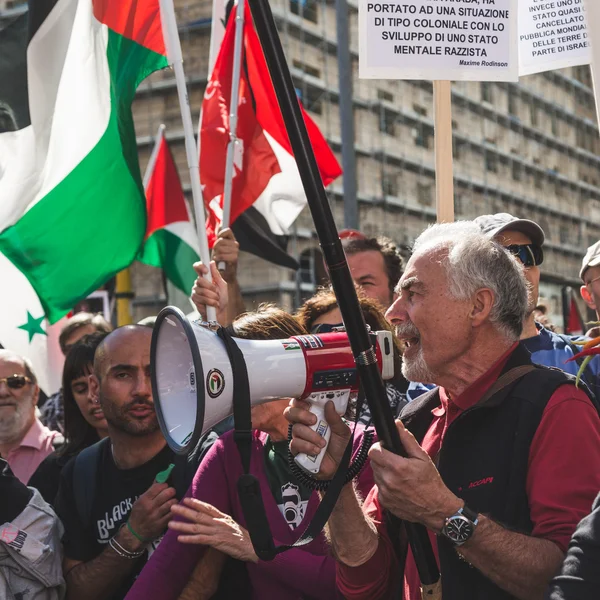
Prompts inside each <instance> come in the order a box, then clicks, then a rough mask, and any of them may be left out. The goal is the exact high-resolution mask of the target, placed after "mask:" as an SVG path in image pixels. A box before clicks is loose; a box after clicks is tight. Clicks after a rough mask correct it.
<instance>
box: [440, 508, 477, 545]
mask: <svg viewBox="0 0 600 600" xmlns="http://www.w3.org/2000/svg"><path fill="white" fill-rule="evenodd" d="M473 530H474V527H473V523H471V521H469V519H467V518H466V517H463V516H462V515H456V516H454V517H451V518H450V519H448V522H447V523H446V527H445V531H444V533H445V535H446V537H447V538H448V539H449V540H451V541H452V542H454V543H455V544H459V545H460V544H464V543H465V542H466V541H467V540H468V539H469V538H470V537H471V536H472V535H473Z"/></svg>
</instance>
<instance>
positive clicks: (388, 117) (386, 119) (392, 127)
mask: <svg viewBox="0 0 600 600" xmlns="http://www.w3.org/2000/svg"><path fill="white" fill-rule="evenodd" d="M379 131H381V133H386V134H387V135H396V115H394V114H393V113H391V112H390V111H389V110H385V109H383V108H382V109H381V110H380V111H379Z"/></svg>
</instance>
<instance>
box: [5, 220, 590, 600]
mask: <svg viewBox="0 0 600 600" xmlns="http://www.w3.org/2000/svg"><path fill="white" fill-rule="evenodd" d="M544 242H545V236H544V232H543V230H542V228H541V227H540V226H539V225H538V224H537V223H535V222H533V221H531V220H527V219H519V218H516V217H513V216H511V215H509V214H504V213H502V214H495V215H484V216H481V217H478V218H477V219H475V220H474V221H466V222H458V223H453V224H446V225H436V226H433V227H430V228H429V229H427V230H426V231H424V232H423V233H422V234H421V235H420V236H419V237H418V239H417V240H416V242H415V245H414V247H413V249H412V254H411V256H410V258H409V260H408V262H407V263H406V264H404V260H403V259H402V257H401V255H400V253H399V251H398V248H397V247H396V246H395V245H394V244H393V243H392V242H391V241H390V240H388V239H385V238H368V237H367V236H364V235H363V234H361V233H359V232H349V233H348V234H347V235H345V236H343V246H344V249H345V252H346V255H347V259H348V264H349V267H350V271H351V274H352V277H353V279H354V282H355V284H356V286H357V291H358V295H359V303H360V307H361V310H362V312H363V315H364V318H365V322H366V323H367V325H368V326H369V327H370V328H371V330H373V331H375V330H387V331H389V332H392V334H393V362H394V366H395V374H394V377H393V378H392V379H391V380H389V381H387V382H386V386H385V389H386V393H387V402H388V403H389V405H390V407H391V408H392V413H393V415H394V417H396V419H397V421H396V426H397V429H398V434H399V436H400V439H401V441H402V443H403V446H404V448H405V450H406V456H398V455H396V454H392V453H390V452H389V451H388V450H386V449H385V447H384V446H383V445H382V444H380V443H377V442H376V443H375V444H374V445H373V446H372V447H371V449H370V451H369V460H368V461H367V462H366V464H365V466H364V468H363V469H362V471H361V472H360V474H359V475H358V477H357V478H356V479H355V480H354V482H353V483H350V484H347V485H345V486H344V487H343V488H342V491H341V493H340V496H339V498H338V500H337V502H336V504H335V506H334V508H333V511H332V513H331V516H330V518H329V521H328V524H327V528H326V531H324V532H321V533H320V535H318V536H317V537H315V538H314V539H312V541H310V542H309V543H307V544H305V545H303V546H299V547H294V548H292V549H290V550H288V551H286V552H283V553H281V554H279V555H277V557H276V558H275V559H274V560H270V561H269V560H262V559H260V558H259V556H258V555H257V553H256V551H255V548H254V545H253V542H252V540H251V538H250V534H249V527H248V522H247V519H246V513H245V511H244V507H243V506H242V503H241V501H240V497H239V495H238V480H239V479H240V477H241V476H242V475H243V474H244V466H243V464H242V460H241V457H240V453H239V452H238V448H236V445H237V443H238V441H239V440H237V439H236V432H234V431H231V428H232V422H231V419H227V420H226V421H224V422H223V423H220V424H219V425H217V426H216V427H215V428H214V429H212V430H210V431H209V432H207V433H205V434H204V435H203V436H202V437H201V438H200V441H199V442H198V444H197V446H196V447H195V448H194V449H193V450H192V452H190V453H189V455H187V456H181V455H176V454H175V453H174V452H173V451H172V450H171V449H170V447H169V446H168V445H167V443H166V440H165V438H164V436H163V434H162V432H161V429H160V427H159V424H158V419H157V416H156V412H155V408H154V399H153V392H152V386H151V383H150V377H151V368H152V365H151V361H150V344H151V337H152V326H153V321H152V320H150V321H149V322H144V323H141V324H138V325H130V326H125V327H120V328H117V329H115V330H114V331H113V330H112V327H111V325H110V324H109V323H107V322H106V321H105V320H104V319H103V318H102V317H100V316H98V315H91V314H87V313H79V314H77V315H75V316H74V317H72V318H71V319H69V321H68V322H67V324H66V325H65V327H64V329H63V330H62V333H61V336H60V346H61V349H62V351H63V353H64V354H65V364H64V370H63V377H62V387H61V390H60V391H59V392H58V393H56V394H55V395H53V396H52V397H50V398H49V399H47V400H46V401H45V403H43V404H42V402H41V400H40V390H39V387H38V384H37V379H36V374H35V372H34V369H33V367H32V365H31V364H30V362H29V360H28V359H27V357H23V356H18V355H16V354H15V353H13V352H12V351H11V350H10V349H5V350H0V457H1V458H0V523H3V525H2V528H3V529H2V533H1V534H0V598H7V599H8V598H14V599H15V600H17V599H18V600H27V599H29V598H31V599H35V600H41V599H52V600H54V599H57V600H60V599H61V598H68V599H69V600H122V599H124V598H127V599H128V600H145V599H156V600H163V599H164V600H167V599H169V600H171V599H172V600H176V599H180V600H192V599H208V598H217V599H226V598H253V599H267V600H271V599H274V600H275V599H277V600H279V599H288V598H289V599H290V600H292V599H298V600H299V599H308V598H314V599H317V598H323V599H326V598H348V599H359V598H364V599H365V600H366V599H378V598H381V599H387V598H390V599H391V598H394V599H396V598H397V599H401V598H404V599H405V600H418V599H419V600H420V598H421V597H422V593H423V592H422V589H421V583H420V576H419V570H418V567H417V559H416V558H415V556H414V555H413V552H412V548H411V545H410V544H409V540H408V537H409V535H408V534H407V528H406V527H405V523H408V522H411V523H420V524H421V525H423V526H424V527H425V528H426V530H427V532H428V533H429V538H430V541H431V545H432V548H433V550H434V553H435V557H436V560H437V563H438V566H439V569H440V573H441V590H442V591H441V594H442V595H443V598H444V599H445V600H463V599H473V600H488V599H491V600H495V599H498V600H501V599H510V598H516V599H519V600H535V599H545V600H580V599H581V600H583V599H586V600H587V599H590V600H591V599H592V598H596V597H600V574H599V573H600V570H599V569H598V560H597V559H598V558H600V496H598V493H599V492H600V417H599V411H600V404H599V400H600V380H599V377H600V358H599V357H594V358H593V359H592V360H591V361H589V363H588V364H587V365H583V366H582V364H581V362H582V361H581V360H574V356H575V354H577V353H578V352H579V350H580V344H581V342H582V340H585V339H586V338H583V337H579V338H577V337H573V336H568V335H565V334H561V333H558V332H557V331H556V328H555V327H554V326H553V325H552V324H551V323H550V321H549V315H548V308H547V306H545V305H544V304H543V303H541V302H540V299H539V297H538V296H539V282H540V265H541V264H542V262H543V260H544ZM238 253H239V246H238V243H237V241H236V240H235V238H234V237H233V234H232V233H231V231H230V230H225V231H223V232H221V234H220V236H219V239H218V241H217V243H216V245H215V248H214V251H213V259H214V260H213V262H211V264H210V265H202V264H200V263H198V264H196V265H194V267H195V269H196V271H197V273H198V279H197V280H196V283H195V285H194V288H193V290H192V291H191V298H192V301H193V302H194V304H195V305H196V307H197V310H198V312H199V313H200V315H201V316H205V314H206V307H207V306H213V307H215V308H216V312H217V320H218V321H219V323H220V324H221V325H222V326H223V327H224V328H225V329H226V330H227V332H228V333H229V334H230V335H232V336H234V337H238V338H245V339H251V340H273V339H282V338H288V337H290V336H295V335H305V334H317V335H318V334H323V333H328V332H331V331H336V330H338V329H339V328H343V320H342V316H341V313H340V310H339V307H338V305H337V301H336V298H335V295H334V294H333V292H332V291H331V290H330V289H327V288H324V289H322V290H319V291H318V292H317V293H316V294H315V295H314V296H313V297H311V298H309V299H308V300H306V301H305V302H304V304H303V305H302V306H301V307H300V309H299V310H298V312H297V313H296V314H294V315H291V314H288V313H286V312H284V311H283V310H281V309H280V308H277V307H275V306H272V305H264V306H261V307H259V308H258V310H256V311H254V312H245V308H244V302H243V298H242V295H241V289H240V286H239V283H238V279H237V264H238ZM220 261H223V262H225V263H226V268H225V270H222V271H219V269H218V268H217V266H216V265H217V263H218V262H220ZM208 268H210V269H211V273H212V282H208V281H207V280H206V279H204V278H203V277H202V276H203V275H204V274H205V273H206V272H207V269H208ZM579 276H580V278H581V280H582V286H581V296H582V298H583V300H584V301H585V303H586V304H587V306H589V307H590V309H592V310H594V311H596V312H597V315H598V318H599V319H600V241H599V242H598V243H596V244H594V245H593V246H591V247H590V248H589V249H588V251H587V253H586V255H585V257H584V259H583V263H582V266H581V270H580V273H579ZM597 333H598V332H597V331H596V330H594V329H591V330H590V331H589V332H588V334H587V335H588V336H590V335H591V336H595V335H596V334H597ZM577 375H579V376H580V380H579V379H576V376H577ZM309 408H310V407H309V405H308V404H306V402H304V401H302V400H298V399H294V400H292V401H291V402H290V399H288V398H280V399H276V400H273V401H271V402H268V403H266V404H262V405H259V406H255V407H253V408H252V411H251V419H252V432H251V434H250V438H249V439H250V459H249V464H250V471H251V472H252V473H253V475H254V476H255V477H256V478H257V481H258V482H259V487H260V493H261V495H262V498H263V503H264V511H265V514H266V518H267V520H268V524H269V528H270V532H269V533H270V534H272V536H273V538H274V540H275V542H276V543H277V544H286V545H292V544H294V542H295V541H296V540H298V538H299V536H300V535H301V533H302V531H303V530H304V528H305V527H306V525H307V524H308V523H309V522H310V520H311V519H312V518H313V516H314V515H315V513H316V511H317V507H318V506H319V503H320V494H319V493H317V492H316V491H314V490H313V489H311V488H310V487H308V486H307V485H306V483H305V481H304V480H302V479H299V478H298V476H297V474H296V473H295V471H293V470H292V469H291V467H290V464H289V460H288V452H291V454H292V455H295V454H297V453H300V452H305V453H307V454H309V455H311V454H315V453H318V452H319V451H320V450H321V448H323V446H324V444H323V438H321V436H320V435H319V434H318V433H317V432H316V431H315V430H314V429H313V428H312V426H313V425H314V424H315V419H316V417H315V416H314V414H313V413H311V412H310V410H309ZM325 415H326V419H327V421H328V423H329V425H330V428H331V439H330V442H329V445H328V446H327V449H326V453H325V457H324V459H323V462H322V464H321V470H320V472H319V474H318V475H317V477H318V478H320V479H329V478H331V477H332V475H333V473H334V472H335V470H336V468H337V466H338V465H339V463H340V462H341V461H342V455H343V454H344V450H345V448H346V446H347V443H348V440H349V439H350V436H351V430H352V428H353V427H354V425H353V424H352V421H357V422H358V425H357V429H356V432H355V433H356V435H355V437H354V440H353V444H354V452H355V453H356V451H357V449H358V447H359V446H360V444H361V443H362V440H363V432H364V431H365V428H366V429H370V428H372V424H371V412H370V410H369V407H368V406H367V405H363V406H361V407H360V410H359V411H355V414H352V411H349V412H348V413H347V414H346V415H345V416H344V417H341V416H340V415H338V414H337V412H336V411H335V410H334V408H333V405H332V404H331V403H330V404H328V405H327V406H326V410H325ZM290 424H291V425H292V427H291V435H292V440H291V442H289V441H288V426H289V425H290ZM238 447H239V446H238ZM597 496H598V499H596V497H597ZM392 521H393V526H391V525H390V523H391V522H392ZM431 593H432V594H436V593H438V594H439V589H437V591H436V590H431ZM426 597H432V598H435V597H442V596H439V595H438V596H435V595H432V596H426Z"/></svg>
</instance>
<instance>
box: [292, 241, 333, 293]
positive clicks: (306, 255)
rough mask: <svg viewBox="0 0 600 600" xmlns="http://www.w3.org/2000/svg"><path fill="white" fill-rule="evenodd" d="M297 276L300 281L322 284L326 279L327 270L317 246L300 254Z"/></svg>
mask: <svg viewBox="0 0 600 600" xmlns="http://www.w3.org/2000/svg"><path fill="white" fill-rule="evenodd" d="M299 263H300V268H299V269H298V277H299V278H300V282H301V283H311V284H313V285H323V284H324V283H325V282H326V281H327V272H326V270H325V263H324V262H323V255H322V254H321V251H320V250H319V249H318V248H309V249H308V250H304V251H303V252H302V254H300V260H299Z"/></svg>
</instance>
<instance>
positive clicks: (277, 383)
mask: <svg viewBox="0 0 600 600" xmlns="http://www.w3.org/2000/svg"><path fill="white" fill-rule="evenodd" d="M372 335H373V339H374V348H373V350H374V352H375V354H376V357H377V363H378V365H379V367H380V370H381V373H382V377H383V378H384V379H391V378H393V376H394V356H393V352H394V348H393V342H392V336H391V333H390V332H388V331H378V332H375V333H374V334H372ZM235 342H236V344H237V345H238V347H239V348H240V350H241V352H242V354H243V356H244V360H245V362H246V367H247V371H248V379H249V384H250V397H251V402H252V405H253V406H254V405H258V404H262V403H265V402H269V401H273V400H279V399H281V398H301V399H304V400H306V401H307V402H309V403H310V404H311V412H313V413H314V414H315V415H316V417H317V422H316V424H315V425H314V426H313V429H315V430H316V431H318V432H319V433H320V434H321V435H322V436H323V437H324V438H325V440H326V442H329V437H330V434H331V432H330V429H329V426H328V424H327V421H326V420H325V416H324V408H325V404H326V403H327V402H328V401H329V400H332V401H333V402H334V404H335V407H336V410H337V411H338V413H339V414H344V413H345V412H346V408H347V404H348V398H349V396H350V394H351V393H352V392H355V391H357V390H358V379H357V371H356V365H355V362H354V357H353V354H352V351H351V349H350V344H349V342H348V337H347V335H346V333H345V332H334V333H325V334H322V335H299V336H294V337H291V338H288V339H280V340H247V339H240V338H235ZM150 362H151V373H152V375H151V380H152V393H153V396H154V405H155V407H156V413H157V417H158V421H159V424H160V427H161V430H162V432H163V435H164V436H165V438H166V440H167V443H168V444H169V446H170V447H171V449H172V450H173V451H174V452H176V453H177V454H187V453H189V452H190V451H191V450H192V449H193V448H195V447H196V445H197V443H198V440H199V438H200V436H201V435H202V434H204V433H205V432H207V431H208V430H209V429H211V428H212V427H214V426H215V425H217V423H220V422H221V421H222V420H223V419H225V418H227V417H229V416H230V415H232V414H233V373H232V368H231V364H230V361H229V357H228V354H227V351H226V349H225V345H224V344H223V341H222V340H221V339H220V338H219V336H218V335H217V334H216V331H215V327H214V326H213V325H212V324H209V323H203V322H198V321H190V320H188V319H187V318H186V317H185V315H184V314H183V313H182V312H181V311H180V310H179V309H178V308H176V307H173V306H167V307H166V308H164V309H163V310H161V311H160V313H159V314H158V316H157V318H156V323H155V325H154V331H153V334H152V344H151V350H150ZM324 454H325V448H324V449H323V450H322V451H321V453H320V454H319V455H317V456H308V455H298V456H296V462H297V463H298V464H299V465H300V466H301V467H302V468H304V469H305V470H307V471H309V472H311V473H318V471H319V468H320V465H321V460H322V458H323V456H324Z"/></svg>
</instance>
